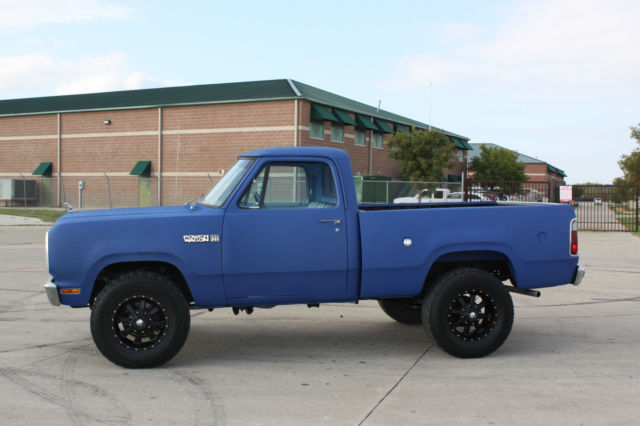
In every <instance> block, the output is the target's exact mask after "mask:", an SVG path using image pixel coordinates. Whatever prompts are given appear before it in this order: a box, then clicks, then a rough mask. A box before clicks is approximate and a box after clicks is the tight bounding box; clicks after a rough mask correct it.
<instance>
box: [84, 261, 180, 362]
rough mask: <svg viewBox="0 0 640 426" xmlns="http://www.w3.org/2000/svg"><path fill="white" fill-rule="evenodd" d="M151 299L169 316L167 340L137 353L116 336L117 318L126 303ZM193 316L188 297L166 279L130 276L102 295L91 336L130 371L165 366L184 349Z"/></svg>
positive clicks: (148, 273)
mask: <svg viewBox="0 0 640 426" xmlns="http://www.w3.org/2000/svg"><path fill="white" fill-rule="evenodd" d="M132 297H148V298H150V299H153V301H154V302H157V303H158V305H160V306H161V307H162V309H163V313H164V314H165V315H166V319H167V326H166V329H165V334H163V338H162V339H161V341H160V342H159V343H158V344H157V346H155V347H151V348H147V349H145V350H140V351H135V350H131V349H128V348H127V347H125V345H123V344H122V343H121V341H120V340H119V339H118V338H117V337H116V336H115V334H114V333H115V330H114V328H113V318H114V315H115V311H116V309H118V307H119V306H122V302H123V300H125V299H127V298H132ZM190 322H191V316H190V313H189V305H188V303H187V300H186V298H185V296H184V294H183V293H182V292H181V291H180V290H179V289H178V287H177V286H176V285H175V284H173V282H172V281H171V280H170V279H169V278H168V277H166V276H164V275H162V274H159V273H156V272H151V271H134V272H128V273H125V274H123V275H120V276H118V277H117V278H115V279H113V280H112V281H111V282H110V283H108V284H107V285H106V287H105V288H104V289H103V290H102V291H101V292H100V293H99V294H98V296H97V298H96V300H95V303H94V305H93V310H92V311H91V320H90V324H91V335H92V337H93V340H94V342H95V344H96V346H97V348H98V350H99V351H100V352H101V353H102V354H103V355H104V356H105V357H106V358H107V359H108V360H109V361H111V362H113V363H114V364H117V365H120V366H122V367H126V368H150V367H156V366H159V365H162V364H164V363H166V362H168V361H169V360H170V359H171V358H173V357H174V356H175V355H176V354H177V353H178V352H179V351H180V349H181V348H182V346H183V345H184V342H185V341H186V339H187V336H188V334H189V327H190Z"/></svg>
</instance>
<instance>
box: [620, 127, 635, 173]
mask: <svg viewBox="0 0 640 426" xmlns="http://www.w3.org/2000/svg"><path fill="white" fill-rule="evenodd" d="M631 139H633V140H635V142H636V143H637V144H638V145H640V124H638V125H637V126H635V127H634V126H631ZM618 165H619V166H620V169H622V172H623V173H624V180H625V181H626V183H627V184H631V185H640V148H636V149H634V150H633V151H631V153H630V154H629V155H622V156H620V161H618Z"/></svg>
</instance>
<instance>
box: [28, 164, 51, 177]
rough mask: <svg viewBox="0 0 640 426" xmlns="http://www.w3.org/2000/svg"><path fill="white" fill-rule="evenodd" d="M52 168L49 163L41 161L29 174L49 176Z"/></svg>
mask: <svg viewBox="0 0 640 426" xmlns="http://www.w3.org/2000/svg"><path fill="white" fill-rule="evenodd" d="M52 167H53V166H52V164H51V161H43V162H42V163H40V164H39V165H38V167H36V169H35V170H34V171H33V173H31V174H32V175H33V176H51V170H52Z"/></svg>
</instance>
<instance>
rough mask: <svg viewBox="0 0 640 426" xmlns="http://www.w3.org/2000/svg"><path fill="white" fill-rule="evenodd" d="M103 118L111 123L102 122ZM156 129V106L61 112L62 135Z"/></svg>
mask: <svg viewBox="0 0 640 426" xmlns="http://www.w3.org/2000/svg"><path fill="white" fill-rule="evenodd" d="M105 120H109V121H110V122H111V124H104V122H105ZM157 130H158V109H157V108H150V109H133V110H123V111H96V112H78V113H69V114H62V134H63V135H69V134H86V133H119V132H144V131H157Z"/></svg>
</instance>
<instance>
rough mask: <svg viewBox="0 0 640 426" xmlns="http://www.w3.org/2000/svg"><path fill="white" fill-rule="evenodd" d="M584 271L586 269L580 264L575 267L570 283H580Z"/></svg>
mask: <svg viewBox="0 0 640 426" xmlns="http://www.w3.org/2000/svg"><path fill="white" fill-rule="evenodd" d="M586 273H587V271H586V270H585V269H584V268H583V267H582V266H578V267H577V268H576V276H575V277H574V278H573V281H571V284H573V285H580V283H581V282H582V279H583V278H584V274H586Z"/></svg>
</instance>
